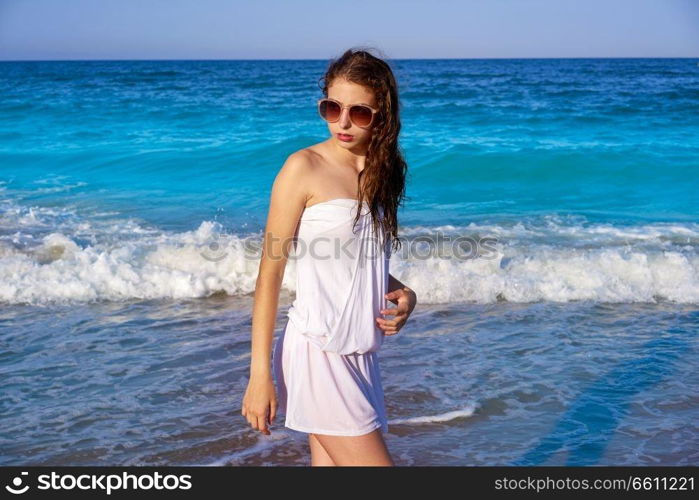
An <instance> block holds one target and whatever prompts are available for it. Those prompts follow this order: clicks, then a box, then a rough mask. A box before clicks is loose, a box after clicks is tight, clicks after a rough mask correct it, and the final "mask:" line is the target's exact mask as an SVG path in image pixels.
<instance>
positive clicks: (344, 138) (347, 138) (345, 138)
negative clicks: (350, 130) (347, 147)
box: [337, 134, 354, 141]
mask: <svg viewBox="0 0 699 500" xmlns="http://www.w3.org/2000/svg"><path fill="white" fill-rule="evenodd" d="M337 138H338V139H340V140H341V141H351V140H352V139H354V136H353V135H348V134H337Z"/></svg>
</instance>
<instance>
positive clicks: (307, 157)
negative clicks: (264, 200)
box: [275, 145, 323, 200]
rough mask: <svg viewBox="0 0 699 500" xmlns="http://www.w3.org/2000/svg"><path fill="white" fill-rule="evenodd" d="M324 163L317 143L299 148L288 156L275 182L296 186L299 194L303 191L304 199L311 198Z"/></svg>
mask: <svg viewBox="0 0 699 500" xmlns="http://www.w3.org/2000/svg"><path fill="white" fill-rule="evenodd" d="M322 164H323V156H322V154H321V153H320V151H319V150H318V149H317V148H316V145H313V146H309V147H307V148H303V149H299V150H298V151H295V152H293V153H291V154H290V155H289V156H287V158H286V161H285V162H284V164H283V165H282V167H281V169H280V170H279V172H278V173H277V179H276V180H275V183H277V184H284V185H287V186H289V187H291V186H294V187H295V188H294V190H295V191H297V194H298V191H302V192H303V198H304V200H309V199H310V198H311V197H312V196H313V187H314V184H315V180H316V179H317V177H318V175H319V172H320V170H321V169H322Z"/></svg>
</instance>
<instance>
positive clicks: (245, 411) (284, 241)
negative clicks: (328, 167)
mask: <svg viewBox="0 0 699 500" xmlns="http://www.w3.org/2000/svg"><path fill="white" fill-rule="evenodd" d="M307 171H308V162H307V161H306V159H305V153H304V152H303V151H299V152H296V153H293V154H291V155H290V156H289V157H288V158H287V160H286V162H285V163H284V165H283V166H282V168H281V169H280V170H279V172H278V173H277V176H276V178H275V180H274V183H273V185H272V194H271V197H270V204H269V212H268V215H267V223H266V227H265V234H264V239H263V243H262V257H261V259H260V266H259V270H258V275H257V281H256V284H255V297H254V305H253V312H252V338H251V341H252V344H251V360H250V379H249V381H248V387H247V389H246V391H245V395H244V396H243V404H242V411H241V414H242V415H243V416H245V418H246V419H247V421H248V423H249V424H250V426H251V427H252V428H253V429H256V430H260V431H262V433H263V434H270V431H269V429H268V425H269V424H271V423H272V421H273V420H274V417H275V416H276V410H277V398H276V395H275V391H274V383H273V377H272V369H271V363H270V358H271V354H272V339H273V337H274V326H275V321H276V317H277V308H278V302H279V291H280V289H281V285H282V279H283V278H284V270H285V268H286V263H287V260H288V256H289V251H290V249H291V248H292V247H291V245H292V242H293V238H294V234H295V233H296V227H297V224H298V221H299V218H300V217H301V213H302V212H303V209H304V207H305V205H306V200H307V199H308V196H307V192H306V190H305V187H304V186H306V185H307V182H306V176H307Z"/></svg>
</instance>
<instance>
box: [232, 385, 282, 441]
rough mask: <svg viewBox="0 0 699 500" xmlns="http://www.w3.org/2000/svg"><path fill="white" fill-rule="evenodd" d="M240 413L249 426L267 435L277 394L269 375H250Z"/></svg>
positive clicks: (274, 409)
mask: <svg viewBox="0 0 699 500" xmlns="http://www.w3.org/2000/svg"><path fill="white" fill-rule="evenodd" d="M241 414H242V415H243V416H244V417H245V418H246V419H247V420H248V422H249V423H250V426H251V427H252V428H253V429H255V430H259V431H261V432H262V433H263V434H266V435H267V436H269V435H270V434H271V432H270V431H269V429H268V426H269V425H271V424H272V422H273V421H274V417H275V416H276V414H277V396H276V394H275V392H274V383H273V382H272V378H271V376H262V377H255V376H251V377H250V380H249V381H248V388H247V390H246V391H245V396H243V409H242V411H241Z"/></svg>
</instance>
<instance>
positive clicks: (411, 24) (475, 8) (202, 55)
mask: <svg viewBox="0 0 699 500" xmlns="http://www.w3.org/2000/svg"><path fill="white" fill-rule="evenodd" d="M367 45H368V46H371V47H375V48H378V49H379V50H380V51H382V52H383V53H384V55H385V56H386V57H389V58H461V57H463V58H481V57H482V58H489V57H498V58H499V57H698V56H699V0H458V1H449V0H443V1H440V0H432V1H413V0H374V1H373V2H372V1H365V0H353V1H351V2H332V1H328V0H325V1H320V0H285V1H282V0H257V1H238V0H228V1H224V0H196V1H195V0H186V1H185V0H0V60H35V59H327V58H328V57H333V56H335V55H336V54H337V53H338V52H340V51H342V50H343V49H345V48H348V47H350V46H367Z"/></svg>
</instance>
